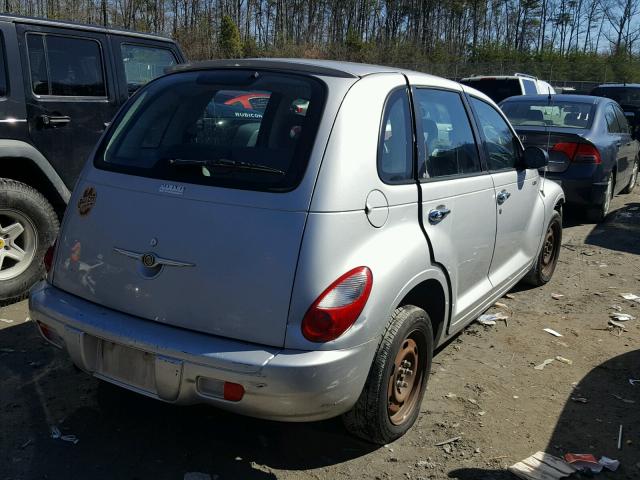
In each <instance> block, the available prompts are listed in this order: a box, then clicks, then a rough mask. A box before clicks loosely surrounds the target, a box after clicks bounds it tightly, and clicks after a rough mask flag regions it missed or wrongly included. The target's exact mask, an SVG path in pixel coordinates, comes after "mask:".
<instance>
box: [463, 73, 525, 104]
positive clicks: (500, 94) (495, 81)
mask: <svg viewBox="0 0 640 480" xmlns="http://www.w3.org/2000/svg"><path fill="white" fill-rule="evenodd" d="M460 83H463V84H464V85H468V86H469V87H472V88H475V89H476V90H480V91H481V92H482V93H484V94H485V95H487V96H488V97H489V98H491V99H492V100H493V101H494V102H501V101H502V100H504V99H505V98H507V97H512V96H514V95H522V87H521V86H520V80H519V79H518V78H480V79H478V80H475V79H467V80H463V81H461V82H460Z"/></svg>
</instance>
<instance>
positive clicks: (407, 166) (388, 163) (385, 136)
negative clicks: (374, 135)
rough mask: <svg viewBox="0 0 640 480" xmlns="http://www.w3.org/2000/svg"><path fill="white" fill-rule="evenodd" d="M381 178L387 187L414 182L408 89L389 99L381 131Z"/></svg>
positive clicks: (393, 93) (394, 92)
mask: <svg viewBox="0 0 640 480" xmlns="http://www.w3.org/2000/svg"><path fill="white" fill-rule="evenodd" d="M378 175H379V176H380V179H381V180H382V181H383V182H385V183H406V182H407V181H411V179H412V178H413V134H412V129H411V107H410V106H409V97H408V95H407V90H406V88H399V89H397V90H394V91H393V92H392V93H391V94H390V95H389V97H388V98H387V102H386V105H385V108H384V112H383V115H382V124H381V128H380V137H379V146H378Z"/></svg>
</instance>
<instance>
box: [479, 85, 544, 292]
mask: <svg viewBox="0 0 640 480" xmlns="http://www.w3.org/2000/svg"><path fill="white" fill-rule="evenodd" d="M469 98H470V102H471V105H472V106H473V110H474V112H475V115H476V121H477V124H478V127H479V129H480V132H481V135H482V140H483V145H484V150H485V155H486V158H487V167H488V169H489V172H491V178H492V179H493V183H494V187H495V197H494V202H495V204H494V208H495V210H496V214H497V228H496V243H495V249H494V253H493V260H492V261H491V270H490V272H489V280H491V283H492V284H493V285H494V286H495V287H496V288H497V287H500V286H501V285H503V284H505V283H508V282H509V281H511V280H513V279H514V278H515V277H517V276H519V275H520V274H521V273H522V272H523V270H525V269H528V268H529V266H530V265H531V262H532V260H533V259H534V258H535V257H536V255H537V252H538V247H539V246H540V239H541V236H542V229H543V223H544V208H543V204H542V199H541V198H540V176H539V175H538V171H537V170H536V169H528V170H527V169H524V168H522V167H521V165H522V153H523V148H522V144H521V143H520V140H518V137H517V136H516V135H515V133H514V131H513V129H512V128H511V126H510V125H509V123H508V121H507V120H506V118H505V117H504V116H503V115H502V114H501V113H500V112H499V111H498V109H497V108H496V107H494V106H493V105H491V104H489V103H488V102H485V101H484V100H481V99H479V98H477V97H473V96H470V97H469Z"/></svg>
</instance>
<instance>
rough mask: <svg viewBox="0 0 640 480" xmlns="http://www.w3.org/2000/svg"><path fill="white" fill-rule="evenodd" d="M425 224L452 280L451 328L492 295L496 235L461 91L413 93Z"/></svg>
mask: <svg viewBox="0 0 640 480" xmlns="http://www.w3.org/2000/svg"><path fill="white" fill-rule="evenodd" d="M414 99H415V109H416V124H417V132H418V133H417V139H418V147H419V148H418V150H419V151H420V161H419V166H418V175H419V179H420V187H421V189H422V215H423V224H424V226H425V230H426V233H427V236H428V239H429V242H430V244H431V247H432V249H433V256H434V260H435V261H436V262H437V263H439V264H441V265H443V266H444V267H445V269H446V270H447V272H448V274H449V277H450V279H451V288H452V292H451V293H452V294H451V298H452V301H453V304H452V320H451V325H452V326H453V325H455V324H456V323H459V322H461V321H464V320H465V319H466V318H467V317H468V315H470V314H471V313H472V310H473V307H474V306H476V305H477V304H478V300H479V299H481V298H483V297H485V296H486V295H487V294H488V293H489V292H490V291H491V288H492V286H491V283H490V282H489V278H488V274H489V266H490V264H491V256H492V254H493V244H494V240H495V233H496V210H495V208H494V188H493V182H492V180H491V176H490V175H488V174H487V172H486V171H483V169H482V166H481V163H480V156H479V152H478V148H477V145H476V141H475V139H474V136H473V132H472V128H471V123H470V121H469V116H468V115H467V111H466V109H465V106H464V103H463V100H462V96H461V93H460V92H455V91H448V90H439V89H430V88H416V89H415V90H414Z"/></svg>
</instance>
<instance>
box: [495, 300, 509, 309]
mask: <svg viewBox="0 0 640 480" xmlns="http://www.w3.org/2000/svg"><path fill="white" fill-rule="evenodd" d="M493 306H494V307H496V308H504V309H507V310H509V305H507V304H506V303H502V302H496V303H494V304H493Z"/></svg>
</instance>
